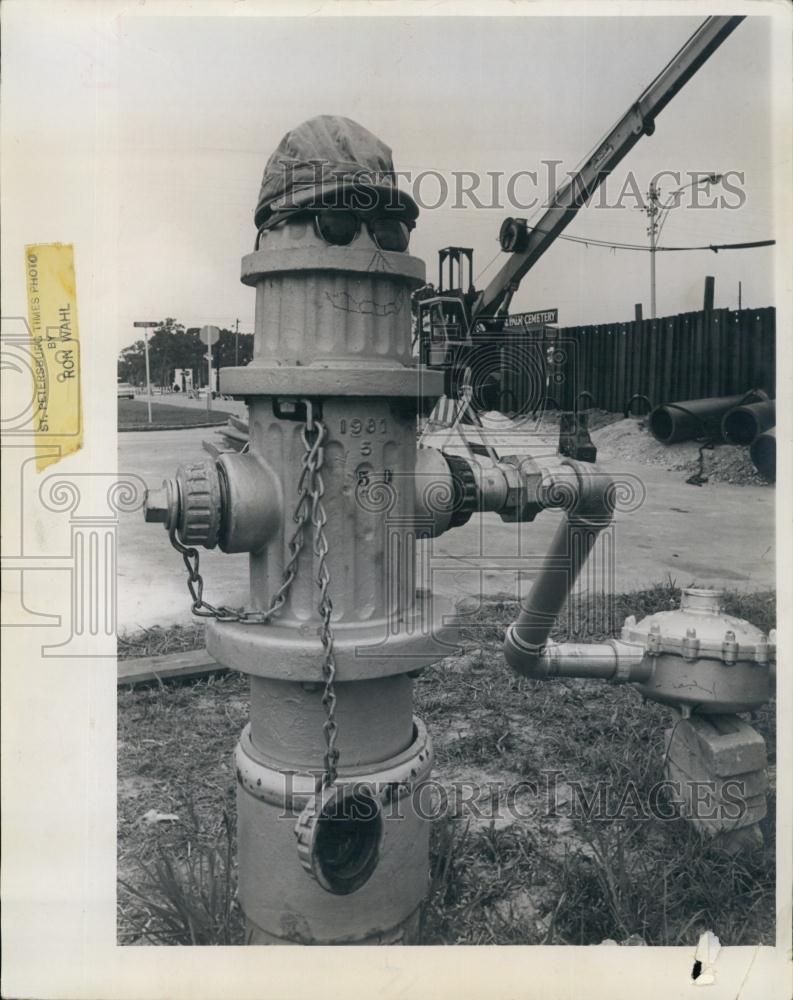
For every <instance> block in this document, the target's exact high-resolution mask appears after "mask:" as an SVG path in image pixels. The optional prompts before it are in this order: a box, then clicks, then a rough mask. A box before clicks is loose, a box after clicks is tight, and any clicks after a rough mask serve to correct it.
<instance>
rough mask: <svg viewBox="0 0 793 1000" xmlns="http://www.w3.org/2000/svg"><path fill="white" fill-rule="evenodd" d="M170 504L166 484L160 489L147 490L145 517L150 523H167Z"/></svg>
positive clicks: (144, 505) (144, 503)
mask: <svg viewBox="0 0 793 1000" xmlns="http://www.w3.org/2000/svg"><path fill="white" fill-rule="evenodd" d="M169 513H170V505H169V503H168V491H167V489H166V488H165V486H164V485H163V486H161V487H160V489H158V490H146V499H145V500H144V502H143V517H144V518H145V520H146V521H147V522H148V523H149V524H167V523H168V515H169Z"/></svg>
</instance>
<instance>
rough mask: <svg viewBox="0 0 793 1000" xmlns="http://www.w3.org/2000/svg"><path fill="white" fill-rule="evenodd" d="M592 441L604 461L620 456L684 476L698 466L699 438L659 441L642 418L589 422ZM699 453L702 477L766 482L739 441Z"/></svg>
mask: <svg viewBox="0 0 793 1000" xmlns="http://www.w3.org/2000/svg"><path fill="white" fill-rule="evenodd" d="M590 427H594V428H595V429H593V430H592V434H591V437H592V441H593V442H594V443H595V445H597V449H598V458H599V459H603V460H606V461H609V460H611V461H613V460H614V459H623V460H624V461H626V462H638V463H640V464H642V465H659V466H662V467H663V468H666V469H669V470H670V471H675V472H682V473H684V474H685V475H684V476H683V477H682V478H686V476H690V475H693V474H694V473H696V472H697V471H698V470H699V454H700V448H701V447H702V445H701V442H697V441H680V442H678V443H677V444H669V445H667V444H661V443H660V442H659V441H656V440H655V438H654V437H653V436H652V434H651V433H650V432H649V430H648V429H647V424H646V421H645V420H644V419H639V420H636V419H631V418H629V419H628V420H617V421H616V422H615V423H611V424H607V425H605V426H603V425H602V424H601V425H600V426H598V425H597V424H595V423H594V421H593V423H592V424H590ZM702 454H703V470H702V471H703V478H706V479H707V480H709V481H710V482H713V483H732V484H733V485H735V486H770V485H771V484H770V483H768V482H766V480H765V479H763V477H762V476H759V475H758V474H757V470H756V469H755V467H754V465H753V464H752V460H751V458H750V457H749V449H748V448H745V447H742V446H740V445H732V444H717V445H716V446H715V447H714V448H713V449H712V450H710V449H705V450H703V452H702Z"/></svg>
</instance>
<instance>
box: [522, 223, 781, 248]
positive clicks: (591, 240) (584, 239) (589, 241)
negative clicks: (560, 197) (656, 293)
mask: <svg viewBox="0 0 793 1000" xmlns="http://www.w3.org/2000/svg"><path fill="white" fill-rule="evenodd" d="M527 228H529V229H532V230H533V231H534V232H536V233H543V234H545V235H547V236H552V235H553V233H551V232H550V231H549V230H547V229H538V228H537V227H536V226H528V227H527ZM556 238H557V239H559V240H568V241H569V242H570V243H583V244H584V245H585V246H593V247H604V248H606V249H608V250H640V251H642V252H643V253H650V252H651V248H650V247H648V246H642V245H640V244H638V243H619V242H609V241H607V240H601V239H596V238H595V237H591V236H570V235H559V236H557V237H556ZM775 244H776V240H755V241H753V242H751V243H708V244H705V245H703V246H692V247H655V250H656V252H657V253H678V252H682V251H686V250H712V251H713V253H718V252H719V250H750V249H752V248H754V247H770V246H774V245H775Z"/></svg>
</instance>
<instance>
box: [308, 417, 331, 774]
mask: <svg viewBox="0 0 793 1000" xmlns="http://www.w3.org/2000/svg"><path fill="white" fill-rule="evenodd" d="M306 413H307V417H306V426H305V428H304V430H303V441H304V443H305V445H306V448H307V449H308V448H309V446H311V452H312V454H314V453H315V451H317V449H318V451H317V459H316V463H315V464H314V465H313V468H312V472H313V475H312V478H311V523H312V524H313V526H314V555H315V556H316V557H317V575H316V580H315V582H316V584H317V586H318V587H319V595H320V596H319V604H318V605H317V610H318V611H319V616H320V619H321V625H320V633H319V636H320V640H321V641H322V645H323V647H324V650H325V655H324V657H323V660H322V676H323V678H324V680H325V690H324V691H323V693H322V707H323V708H324V709H325V723H324V725H323V727H322V731H323V733H324V735H325V775H324V784H325V785H333V784H335V782H336V775H337V769H338V762H339V751H338V750H337V749H336V740H337V737H338V732H339V727H338V724H337V722H336V686H335V681H336V657H335V654H334V650H333V643H334V635H333V628H332V627H331V623H330V621H331V616H332V615H333V602H332V601H331V598H330V593H329V587H330V569H329V568H328V563H327V556H328V537H327V535H326V534H325V525H326V524H327V523H328V518H327V514H326V513H325V505H324V504H323V503H322V497H323V496H324V494H325V483H324V480H323V478H322V473H321V472H320V469H321V468H322V462H323V458H324V449H323V448H322V442H323V441H324V440H325V437H326V436H327V431H326V429H325V427H324V425H323V424H322V423H321V422H320V421H319V420H313V419H312V415H311V410H310V408H309V409H307V411H306ZM315 432H316V437H315V438H314V440H313V442H312V440H311V438H312V435H314V433H315Z"/></svg>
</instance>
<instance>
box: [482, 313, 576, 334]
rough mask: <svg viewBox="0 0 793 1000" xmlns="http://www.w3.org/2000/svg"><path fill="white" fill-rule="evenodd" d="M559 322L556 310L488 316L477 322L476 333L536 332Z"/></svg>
mask: <svg viewBox="0 0 793 1000" xmlns="http://www.w3.org/2000/svg"><path fill="white" fill-rule="evenodd" d="M558 322H559V310H558V309H537V310H535V311H534V312H523V313H513V315H512V316H505V317H503V318H501V317H499V318H498V319H496V318H495V317H494V316H489V317H486V318H482V319H479V320H477V322H476V326H475V327H474V330H475V332H476V333H497V332H502V331H504V330H536V329H538V328H539V327H543V326H546V325H548V324H551V323H558Z"/></svg>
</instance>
